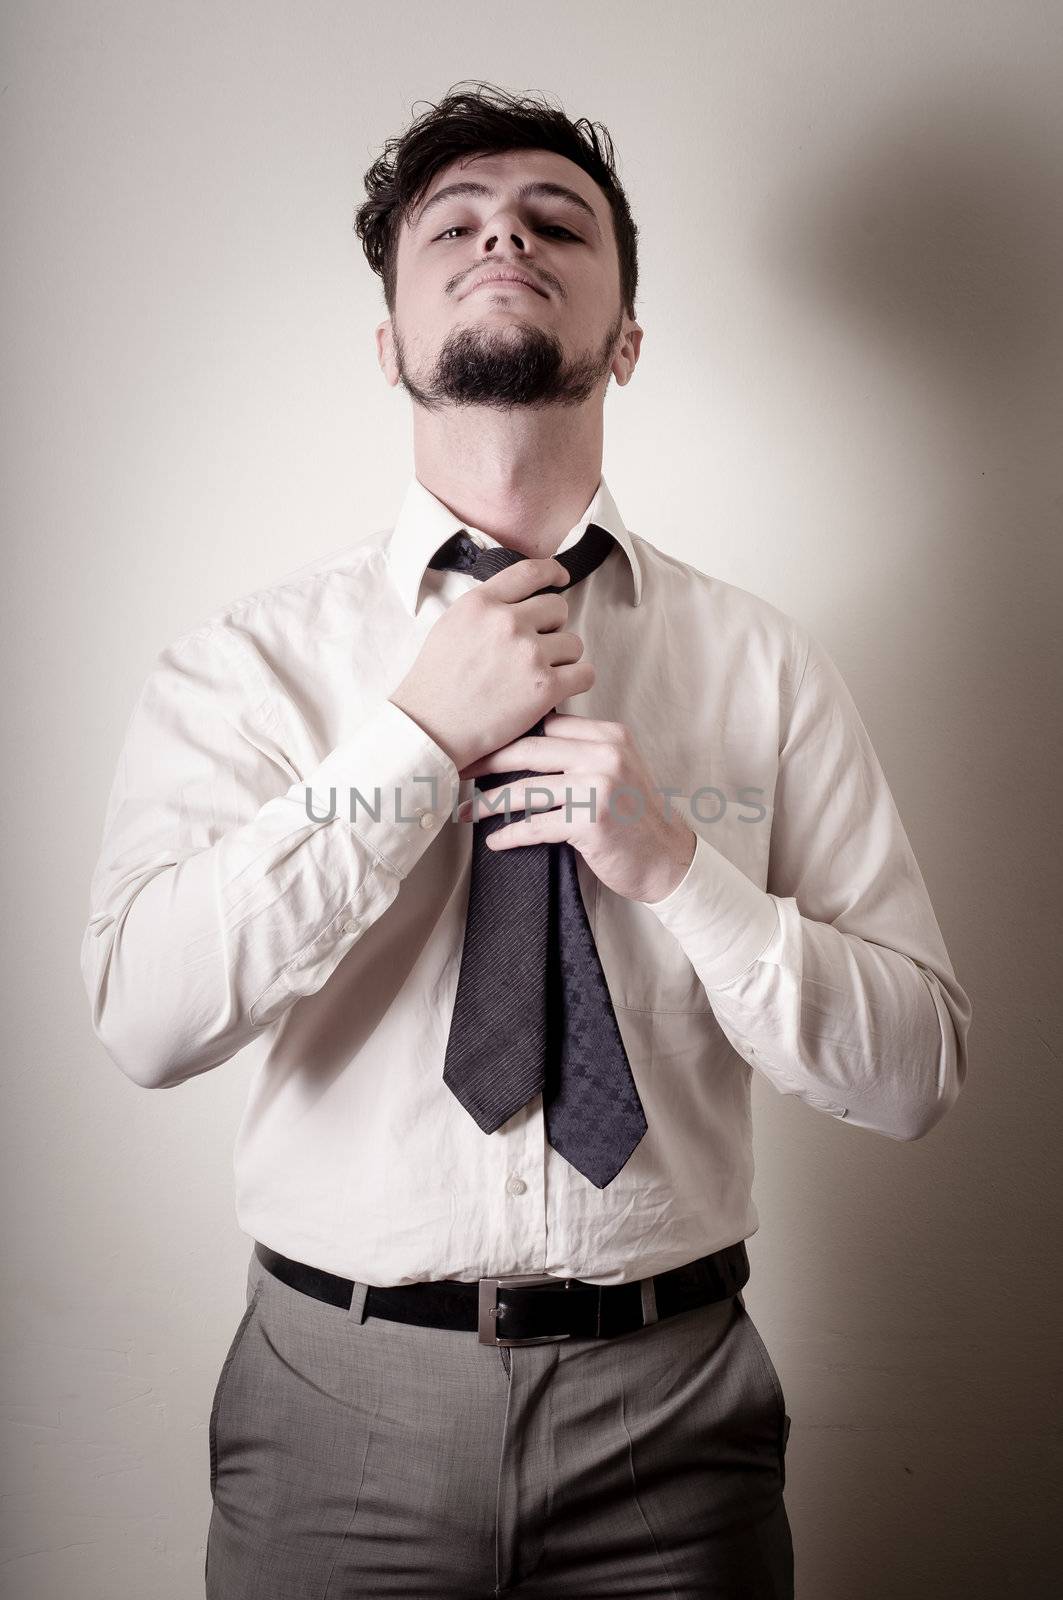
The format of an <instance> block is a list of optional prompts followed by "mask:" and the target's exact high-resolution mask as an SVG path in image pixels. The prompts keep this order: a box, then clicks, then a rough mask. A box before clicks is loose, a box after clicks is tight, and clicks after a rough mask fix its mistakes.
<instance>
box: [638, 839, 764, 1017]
mask: <svg viewBox="0 0 1063 1600" xmlns="http://www.w3.org/2000/svg"><path fill="white" fill-rule="evenodd" d="M695 839H696V840H697V843H696V844H695V846H694V854H693V856H692V857H691V861H690V865H689V866H688V867H687V870H686V872H685V873H684V875H683V877H682V878H681V879H680V880H679V882H678V883H677V884H676V886H675V888H674V889H673V890H672V892H671V893H670V894H666V895H665V897H664V899H663V900H645V901H643V902H642V903H643V904H644V905H645V906H646V907H647V909H648V910H650V911H652V912H653V913H654V915H655V916H656V917H657V918H658V920H659V921H660V922H661V923H662V925H663V926H664V927H666V928H667V929H668V931H669V933H671V934H672V936H673V937H674V938H675V939H676V940H678V942H679V945H680V947H681V949H682V950H683V952H684V954H685V955H686V957H687V960H688V961H689V962H690V964H691V966H692V967H693V968H694V970H695V971H696V972H697V974H698V977H699V978H700V979H701V981H702V983H703V984H704V985H705V987H706V989H722V988H724V987H725V986H726V985H727V984H729V983H733V982H734V980H735V978H738V977H741V975H742V973H743V972H745V971H746V970H747V969H748V968H749V967H750V966H752V964H753V962H754V961H756V959H757V957H758V956H760V955H762V954H763V953H764V951H765V950H766V949H767V947H768V945H769V944H771V942H772V940H773V939H774V938H775V936H776V934H777V932H778V929H779V912H778V909H777V907H776V904H775V900H774V897H773V896H772V895H770V894H766V893H765V892H764V890H763V889H758V888H757V886H756V884H755V883H752V882H751V881H750V880H749V878H747V877H746V875H745V873H744V872H742V871H741V869H740V868H739V867H736V866H735V865H734V862H732V861H728V859H727V857H726V856H724V855H721V854H720V852H719V851H718V850H716V849H715V848H714V847H713V846H712V845H711V844H709V842H708V840H707V839H705V838H704V837H703V836H702V835H701V834H700V833H695Z"/></svg>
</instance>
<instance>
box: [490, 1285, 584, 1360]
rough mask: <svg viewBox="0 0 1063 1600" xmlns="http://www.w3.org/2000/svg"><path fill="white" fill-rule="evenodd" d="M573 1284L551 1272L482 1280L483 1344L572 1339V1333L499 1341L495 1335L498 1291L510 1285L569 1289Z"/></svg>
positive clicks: (550, 1342) (554, 1342)
mask: <svg viewBox="0 0 1063 1600" xmlns="http://www.w3.org/2000/svg"><path fill="white" fill-rule="evenodd" d="M571 1282H573V1280H572V1279H571V1278H556V1277H554V1276H553V1274H552V1273H549V1272H524V1273H513V1274H511V1275H510V1276H509V1277H502V1278H481V1279H480V1280H479V1284H480V1297H479V1316H478V1323H477V1326H478V1332H479V1342H480V1343H481V1344H495V1345H498V1344H504V1345H515V1344H556V1343H557V1341H558V1340H559V1339H571V1337H572V1335H571V1334H570V1333H547V1334H544V1335H543V1336H542V1337H541V1338H537V1339H499V1338H498V1337H497V1336H496V1334H495V1318H496V1317H497V1316H498V1291H499V1289H506V1288H508V1287H509V1286H510V1284H529V1283H552V1284H556V1285H559V1286H561V1287H567V1286H568V1284H570V1283H571Z"/></svg>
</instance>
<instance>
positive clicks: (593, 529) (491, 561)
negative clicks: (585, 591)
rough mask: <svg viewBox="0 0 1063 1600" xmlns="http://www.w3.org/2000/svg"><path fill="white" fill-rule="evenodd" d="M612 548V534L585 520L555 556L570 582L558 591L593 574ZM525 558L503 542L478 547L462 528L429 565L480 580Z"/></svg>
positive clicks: (437, 552)
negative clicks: (575, 536) (568, 545)
mask: <svg viewBox="0 0 1063 1600" xmlns="http://www.w3.org/2000/svg"><path fill="white" fill-rule="evenodd" d="M612 547H613V536H612V534H611V533H608V532H606V530H605V529H604V528H599V527H598V525H597V523H594V522H588V524H587V527H586V529H585V531H584V534H583V537H582V538H581V539H580V540H579V541H578V542H577V543H576V544H574V545H573V546H572V547H571V549H568V550H564V551H562V552H561V553H560V554H559V555H558V556H557V560H558V561H560V563H561V565H562V566H563V567H565V568H566V569H567V571H568V573H569V582H568V583H567V584H564V585H562V586H561V592H562V593H564V592H565V591H566V590H567V589H569V588H571V586H572V584H574V583H579V581H580V580H581V579H582V578H586V577H587V576H588V575H589V574H590V573H592V572H593V571H594V569H595V567H599V566H601V564H602V562H603V561H604V560H605V558H606V556H607V555H608V554H609V552H610V550H611V549H612ZM527 559H528V558H527V557H526V556H525V555H523V554H522V553H521V551H519V550H507V549H506V547H505V546H504V545H491V546H490V547H489V548H488V549H486V550H481V549H480V547H479V545H478V544H476V542H475V540H473V539H472V538H470V536H469V534H468V533H466V531H465V529H464V528H461V529H459V530H458V532H457V533H453V534H451V536H450V538H449V539H447V540H446V541H445V542H444V543H443V544H441V545H440V546H439V549H438V550H437V551H436V552H435V554H434V555H433V556H432V558H431V560H430V561H429V563H428V565H429V566H430V567H435V568H443V569H445V570H447V571H449V572H469V573H471V574H472V576H473V577H474V578H477V579H479V580H480V581H481V582H483V580H484V579H485V578H492V577H494V575H495V573H496V572H501V571H502V569H503V568H504V567H511V566H512V565H513V564H514V562H517V561H526V560H527ZM548 587H551V586H548ZM540 592H544V591H540Z"/></svg>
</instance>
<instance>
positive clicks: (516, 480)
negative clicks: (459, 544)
mask: <svg viewBox="0 0 1063 1600" xmlns="http://www.w3.org/2000/svg"><path fill="white" fill-rule="evenodd" d="M413 417H414V471H415V472H416V475H417V477H418V478H419V479H420V481H421V483H423V484H424V486H425V488H426V489H428V490H430V491H431V493H432V494H434V495H435V497H436V499H437V500H441V501H442V502H443V504H444V505H445V506H447V507H449V509H450V510H451V511H453V513H454V515H455V516H456V517H460V518H461V520H462V522H464V523H466V524H467V525H468V526H470V527H473V528H479V529H480V530H481V531H482V532H483V533H489V534H490V535H491V537H492V538H494V539H497V540H498V542H499V544H502V545H505V547H506V548H507V549H508V550H516V551H519V553H520V554H521V555H524V556H550V555H553V554H554V552H555V550H556V549H557V547H558V545H559V544H560V543H561V541H562V539H564V537H565V535H566V534H567V533H568V532H569V531H570V529H572V528H574V527H575V525H576V523H577V522H578V521H579V519H580V517H581V516H582V515H583V513H584V512H585V511H586V509H587V507H588V505H589V504H590V502H591V500H592V498H593V496H594V492H595V490H596V489H597V487H598V483H599V481H600V479H601V475H602V431H603V430H602V404H601V396H600V395H596V396H595V397H594V398H593V399H591V400H589V401H588V402H587V403H586V404H584V405H579V406H542V407H530V406H523V407H521V406H518V407H515V408H514V409H512V410H510V411H500V410H496V409H494V408H493V407H490V406H446V407H444V408H443V409H442V410H439V411H426V410H425V409H424V407H423V406H419V405H415V406H414V408H413Z"/></svg>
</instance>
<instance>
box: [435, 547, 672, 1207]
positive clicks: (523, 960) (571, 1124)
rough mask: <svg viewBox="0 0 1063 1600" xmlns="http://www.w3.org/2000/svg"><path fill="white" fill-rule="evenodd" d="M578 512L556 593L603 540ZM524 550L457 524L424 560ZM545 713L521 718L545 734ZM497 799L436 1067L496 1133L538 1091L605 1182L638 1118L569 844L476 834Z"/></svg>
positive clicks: (574, 1150)
mask: <svg viewBox="0 0 1063 1600" xmlns="http://www.w3.org/2000/svg"><path fill="white" fill-rule="evenodd" d="M613 543H614V541H613V537H612V535H611V534H609V533H607V532H606V530H605V529H604V528H599V527H598V526H597V525H596V524H594V523H588V525H587V528H586V531H585V533H584V535H583V537H582V538H581V539H580V540H579V542H578V543H577V544H576V545H574V546H573V547H572V548H571V549H569V550H565V551H563V552H562V553H561V554H559V555H558V556H557V557H556V559H557V560H558V561H560V562H561V563H562V565H563V566H565V567H566V568H567V569H568V571H569V573H570V574H571V582H570V584H569V585H567V586H566V589H565V590H559V589H557V588H554V587H548V588H544V589H540V590H537V591H536V592H537V593H539V594H558V593H565V592H567V589H568V588H571V586H572V584H574V583H577V582H579V581H580V580H581V579H583V578H585V577H587V576H588V574H589V573H591V572H593V571H594V569H595V567H597V566H600V565H601V563H602V562H603V561H604V560H605V558H606V556H607V555H608V554H609V552H610V550H611V549H612V547H613ZM525 559H526V558H525V557H524V556H522V555H520V554H519V553H518V552H517V551H515V550H507V549H504V548H503V547H501V546H498V547H495V546H492V547H491V548H490V549H487V550H481V549H479V548H478V546H477V545H476V544H474V543H473V541H472V540H471V539H470V538H469V536H468V535H467V534H466V533H464V532H461V533H456V534H454V535H453V536H452V537H451V538H450V539H448V540H447V542H446V543H445V544H444V545H442V546H441V547H440V549H439V550H438V551H437V552H436V554H435V555H434V556H433V558H432V560H431V561H430V562H429V566H432V567H437V568H447V569H450V570H453V571H458V572H470V573H471V574H472V575H473V577H474V578H477V579H479V580H481V581H482V580H484V579H486V578H490V577H493V576H494V574H495V573H496V572H501V570H502V569H503V567H507V566H510V565H511V564H512V563H513V562H515V561H523V560H525ZM543 724H544V719H543V718H540V720H539V721H538V722H537V723H536V724H535V726H534V727H533V728H529V729H528V733H529V734H536V735H539V734H542V733H543ZM537 776H539V775H538V774H536V773H533V772H530V771H525V772H509V773H504V772H503V773H498V772H491V773H483V774H481V776H480V777H478V778H477V779H476V780H475V783H476V787H477V788H478V789H481V790H482V789H488V788H494V787H495V786H496V785H497V786H503V785H507V784H508V785H510V786H511V790H510V804H511V807H512V808H513V809H514V810H515V809H516V807H517V803H518V800H519V797H518V795H517V793H516V786H517V785H520V784H522V783H523V781H524V780H525V779H526V778H531V779H533V780H534V779H535V778H536V777H537ZM506 821H507V818H506V816H505V811H504V809H500V810H499V811H497V812H487V813H486V814H485V815H484V817H483V820H482V821H479V822H476V823H475V825H474V827H473V844H472V876H471V879H470V884H469V905H468V911H467V913H466V921H465V943H464V946H463V948H462V954H461V969H460V972H459V975H458V987H457V993H456V995H455V1000H454V1013H453V1017H452V1019H451V1025H450V1037H449V1039H448V1042H447V1049H446V1057H445V1062H444V1067H443V1082H444V1083H445V1084H446V1085H447V1087H448V1088H449V1089H450V1090H451V1092H452V1093H453V1094H454V1095H456V1096H457V1098H458V1100H460V1101H461V1104H462V1105H463V1106H464V1107H465V1109H466V1111H468V1113H469V1114H470V1116H471V1117H473V1119H474V1120H475V1121H476V1123H477V1124H478V1125H479V1127H481V1128H482V1129H483V1131H484V1132H485V1133H494V1132H495V1130H496V1129H497V1128H499V1127H501V1125H502V1124H503V1123H504V1122H506V1121H507V1120H508V1119H509V1118H510V1117H511V1116H513V1115H514V1113H515V1112H517V1111H519V1110H520V1109H521V1107H522V1106H525V1105H527V1103H528V1101H529V1100H531V1099H533V1098H534V1096H535V1095H537V1094H539V1093H542V1096H543V1110H544V1115H545V1119H546V1136H547V1139H548V1141H549V1143H550V1145H551V1146H552V1147H553V1149H555V1150H556V1151H557V1152H558V1154H559V1155H561V1156H563V1157H564V1159H565V1160H566V1161H567V1162H569V1164H570V1165H571V1166H573V1167H575V1168H576V1170H577V1171H578V1172H581V1173H582V1174H583V1176H584V1177H585V1178H588V1179H589V1180H590V1182H591V1183H593V1184H594V1185H595V1186H596V1187H597V1188H599V1189H604V1188H605V1186H606V1185H607V1184H608V1183H610V1182H611V1181H612V1180H613V1178H615V1177H616V1175H617V1173H618V1172H619V1171H620V1169H621V1168H622V1167H623V1166H624V1164H625V1162H626V1161H627V1159H628V1157H629V1156H630V1155H631V1153H632V1151H633V1150H634V1149H635V1146H636V1145H637V1144H638V1142H639V1140H640V1139H641V1138H642V1136H643V1134H644V1133H645V1132H646V1117H645V1114H644V1112H643V1109H642V1102H641V1101H640V1099H639V1095H638V1090H637V1089H636V1087H635V1081H634V1078H633V1077H632V1074H631V1066H630V1064H629V1062H628V1058H627V1052H626V1051H625V1049H624V1044H623V1040H622V1039H621V1037H620V1029H619V1027H618V1025H617V1020H616V1013H615V1012H614V1010H613V1003H612V1000H611V998H610V995H609V989H608V986H607V984H606V981H605V974H604V973H603V971H602V965H601V962H600V960H599V959H598V951H597V949H596V947H595V943H594V936H593V935H592V933H591V928H590V923H589V922H588V920H587V913H586V910H585V908H584V905H583V896H582V894H581V892H580V887H579V878H578V876H577V873H576V852H575V850H574V849H573V848H572V846H571V845H570V844H568V843H567V842H566V841H564V840H561V841H559V842H557V843H540V844H526V845H519V846H515V847H514V848H512V849H507V850H498V851H492V850H489V849H488V848H487V837H488V835H489V834H490V833H492V832H493V831H494V830H495V829H496V828H499V827H502V826H504V825H505V823H506Z"/></svg>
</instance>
